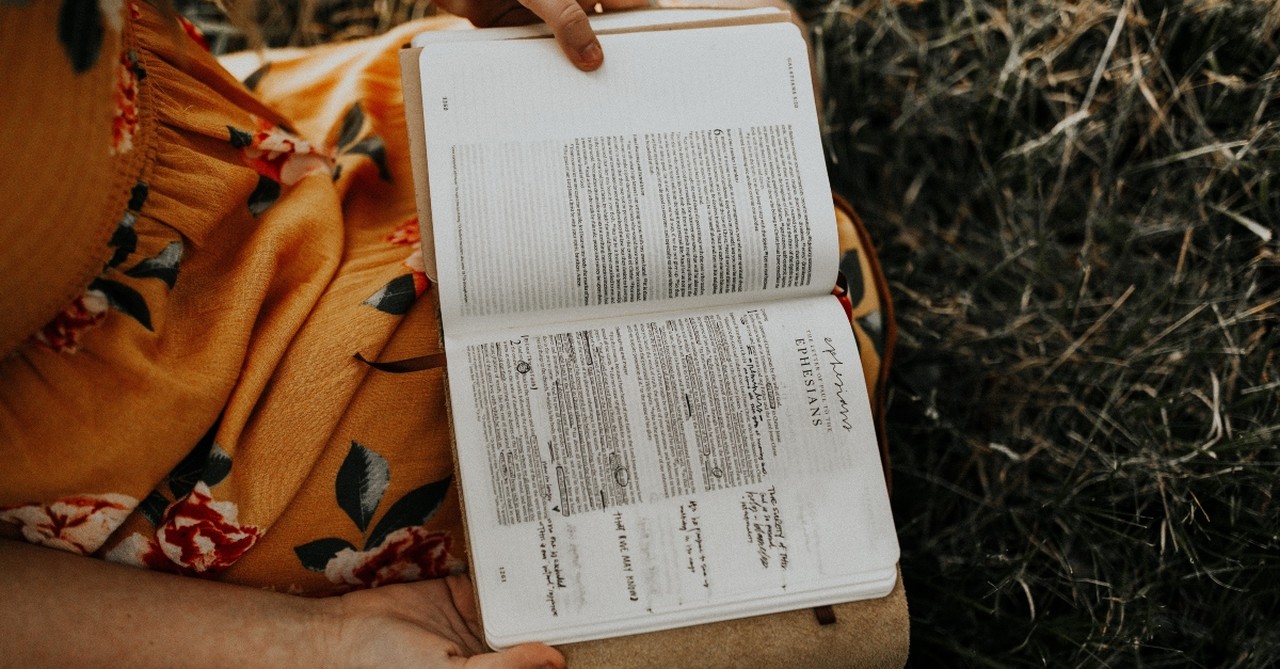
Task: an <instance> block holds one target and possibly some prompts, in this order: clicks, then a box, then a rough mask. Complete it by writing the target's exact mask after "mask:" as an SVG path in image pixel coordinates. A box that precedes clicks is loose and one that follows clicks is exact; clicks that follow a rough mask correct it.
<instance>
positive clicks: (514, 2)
mask: <svg viewBox="0 0 1280 669" xmlns="http://www.w3.org/2000/svg"><path fill="white" fill-rule="evenodd" d="M437 4H439V5H440V6H441V7H443V8H444V9H446V10H447V11H448V12H449V13H451V14H456V15H458V16H461V17H463V18H465V19H468V20H469V21H471V22H472V23H473V24H475V25H477V26H479V27H481V28H489V27H492V26H516V25H525V24H529V23H536V22H538V21H539V20H541V21H545V22H546V23H547V25H548V26H550V27H551V32H552V33H553V34H555V36H556V41H557V42H559V43H560V48H561V49H562V50H564V54H565V55H566V56H568V57H569V60H570V61H571V62H573V64H574V65H576V66H577V67H578V69H580V70H584V71H588V72H589V71H591V70H594V69H596V68H598V67H600V64H601V63H603V62H604V52H603V51H601V50H600V41H599V40H597V39H596V34H595V31H593V30H592V29H591V24H590V23H588V22H587V11H594V10H595V6H596V5H597V4H599V5H600V6H601V7H602V8H603V9H606V10H616V9H632V8H635V7H646V6H648V5H649V4H650V3H649V2H648V0H602V1H601V2H599V3H597V2H595V1H594V0H439V1H438V2H437Z"/></svg>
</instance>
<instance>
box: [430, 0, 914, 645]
mask: <svg viewBox="0 0 1280 669" xmlns="http://www.w3.org/2000/svg"><path fill="white" fill-rule="evenodd" d="M783 16H784V18H783V20H781V21H779V20H776V19H775V18H771V19H769V20H767V21H763V22H758V23H755V24H745V25H721V26H717V27H705V28H688V29H679V30H648V31H643V32H636V33H620V34H609V33H608V31H607V27H608V26H607V24H606V25H605V26H604V28H602V29H598V33H599V34H600V35H601V36H600V40H601V42H602V43H603V44H604V46H605V50H606V51H607V52H608V53H609V60H608V62H607V64H606V65H605V67H603V68H601V69H600V70H598V71H596V72H594V73H590V74H584V73H581V72H578V71H576V70H575V69H574V68H573V67H572V66H571V65H570V64H569V63H567V62H565V61H564V58H563V56H561V54H560V53H559V52H558V50H557V47H556V45H555V44H554V42H552V41H550V40H549V39H546V38H532V39H506V40H497V41H494V40H485V39H477V38H476V34H470V37H469V38H466V39H457V38H450V37H445V38H441V39H438V40H428V41H427V42H426V43H425V44H423V45H422V47H423V48H422V51H421V54H420V58H421V60H420V63H421V65H420V68H421V73H422V82H421V84H422V100H421V103H422V109H423V117H424V123H425V135H426V158H427V160H426V162H427V165H429V181H430V193H431V200H430V202H431V211H430V218H431V221H432V225H431V227H432V228H433V231H434V246H435V252H436V261H437V269H438V271H437V274H438V277H439V279H438V287H439V290H440V302H441V318H442V321H443V324H444V328H443V329H444V333H445V334H444V336H445V348H446V351H447V353H448V361H449V362H448V373H449V383H450V398H451V411H452V415H453V423H454V431H455V441H456V446H457V458H458V469H459V478H460V483H461V489H462V495H463V501H464V506H465V513H466V519H467V524H468V536H469V540H470V550H471V560H472V567H473V572H472V578H473V580H474V582H475V584H476V588H477V591H478V595H479V600H480V611H481V617H482V620H483V623H484V627H485V633H486V637H487V639H488V641H489V643H490V644H492V645H494V646H496V647H503V646H508V645H511V644H515V643H520V642H523V641H545V642H548V643H566V642H574V641H580V640H585V639H594V638H602V637H609V636H618V635H625V634H636V633H641V632H646V631H652V630H657V629H666V628H670V627H675V626H684V625H692V624H698V623H704V622H709V621H714V620H724V619H729V618H736V617H742V616H749V615H757V614H763V613H770V612H776V611H783V610H790V609H797V608H803V607H809V606H817V605H823V604H831V603H837V602H845V601H851V600H855V599H864V598H869V597H879V596H882V595H884V594H886V593H888V592H889V590H890V589H891V588H892V587H893V585H894V583H895V579H896V569H895V564H896V562H897V559H898V546H897V540H896V536H895V533H894V528H893V522H892V517H891V515H890V512H889V506H888V498H887V494H886V491H885V484H884V480H883V478H882V475H881V467H880V462H879V453H878V449H877V445H876V440H875V435H874V429H873V425H872V420H871V416H870V412H869V408H868V407H869V402H868V400H867V395H866V387H865V384H864V383H863V378H862V373H861V368H860V366H859V364H858V353H857V346H856V343H855V341H854V338H853V335H852V332H851V331H850V328H849V323H848V321H847V320H846V319H845V317H844V312H843V310H842V309H841V307H840V306H839V304H838V303H837V302H836V300H835V299H834V298H832V297H831V296H830V295H829V292H830V290H831V287H832V285H833V284H834V283H835V280H836V249H837V240H836V228H835V222H834V219H833V217H832V207H831V194H830V190H829V187H828V185H827V180H826V174H825V170H824V162H823V157H822V151H821V145H820V140H819V137H818V131H817V122H816V113H815V110H814V105H813V95H812V91H811V89H810V84H809V66H808V60H807V52H806V49H805V45H804V42H803V40H802V39H801V36H800V34H799V32H798V31H797V29H796V28H795V26H793V25H792V24H790V23H789V22H786V21H785V15H783ZM722 18H723V17H716V16H710V18H709V19H708V20H709V21H711V22H716V21H721V22H722ZM628 20H632V21H634V20H635V19H634V18H630V19H628ZM530 30H535V29H530ZM507 34H508V35H509V36H514V35H515V34H516V33H510V32H509V33H507ZM521 34H529V33H521Z"/></svg>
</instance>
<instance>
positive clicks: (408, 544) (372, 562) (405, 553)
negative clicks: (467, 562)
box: [324, 527, 454, 588]
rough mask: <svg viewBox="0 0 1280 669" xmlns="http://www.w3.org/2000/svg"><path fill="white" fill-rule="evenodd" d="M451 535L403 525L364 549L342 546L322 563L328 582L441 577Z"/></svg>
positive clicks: (448, 567) (371, 583)
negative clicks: (327, 560) (372, 545)
mask: <svg viewBox="0 0 1280 669" xmlns="http://www.w3.org/2000/svg"><path fill="white" fill-rule="evenodd" d="M452 544H453V540H452V538H450V537H449V535H447V534H444V533H442V532H428V531H427V530H426V529H425V528H423V527H403V528H400V529H398V530H396V531H395V532H392V533H391V534H388V535H387V537H386V539H384V540H383V542H382V543H381V544H380V545H378V547H376V548H373V549H370V550H367V551H356V550H352V549H350V548H344V549H342V550H340V551H338V552H337V554H335V555H334V556H333V557H332V558H330V559H329V563H328V564H327V565H325V568H324V575H325V577H326V578H328V579H329V582H331V583H338V584H343V583H345V584H349V585H360V586H364V587H370V588H372V587H377V586H379V585H388V584H391V583H405V582H409V581H418V580H421V579H425V578H440V577H442V576H447V575H448V574H449V573H450V572H451V571H452V563H453V562H454V561H453V560H452V559H451V557H450V555H449V547H450V546H451V545H452Z"/></svg>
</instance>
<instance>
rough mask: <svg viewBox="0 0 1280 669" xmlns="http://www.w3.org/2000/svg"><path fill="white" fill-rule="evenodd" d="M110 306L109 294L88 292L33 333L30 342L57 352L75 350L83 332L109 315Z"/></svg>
mask: <svg viewBox="0 0 1280 669" xmlns="http://www.w3.org/2000/svg"><path fill="white" fill-rule="evenodd" d="M108 306H110V305H109V304H108V302H107V297H106V295H103V294H102V293H101V292H99V291H96V290H90V291H86V292H85V293H84V294H83V295H81V296H80V297H77V298H76V299H75V300H74V301H73V302H72V303H71V304H70V305H68V306H67V308H66V309H63V310H62V313H60V314H58V315H57V316H55V317H54V319H53V320H51V321H49V323H48V324H47V325H45V326H44V327H43V328H41V329H40V330H39V331H38V332H36V333H35V334H33V335H31V341H32V342H34V343H35V344H37V345H39V346H43V347H45V348H47V349H49V350H51V351H57V352H58V353H75V352H76V351H77V350H78V349H79V348H80V338H81V337H82V336H83V335H84V333H85V332H86V331H88V330H90V329H92V328H93V327H94V326H96V325H98V324H99V323H101V322H102V321H103V319H105V318H106V317H107V307H108Z"/></svg>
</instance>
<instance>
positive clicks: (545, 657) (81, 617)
mask: <svg viewBox="0 0 1280 669" xmlns="http://www.w3.org/2000/svg"><path fill="white" fill-rule="evenodd" d="M0 603H3V608H0V639H5V640H17V641H16V642H15V643H9V644H8V646H11V647H7V648H5V653H4V656H3V657H0V665H3V666H6V667H7V666H14V667H59V669H77V668H79V667H85V668H86V669H87V668H89V667H130V668H131V669H160V668H162V667H173V666H204V667H236V668H237V669H259V668H260V667H261V668H262V669H280V668H281V667H325V668H329V667H332V668H334V669H346V668H347V667H376V668H377V669H398V668H400V667H415V668H416V669H458V668H469V669H562V668H563V667H564V658H563V657H561V655H560V653H558V652H557V651H555V650H553V649H551V648H550V647H548V646H544V645H541V644H526V645H523V646H517V647H515V648H511V649H509V650H506V651H504V652H501V653H486V652H484V651H485V648H484V646H483V644H482V643H481V641H480V638H479V636H478V635H479V629H480V627H479V624H478V621H477V619H476V613H475V605H474V600H473V599H472V596H471V584H470V581H468V580H467V579H466V577H450V578H448V579H444V580H435V581H424V582H421V583H406V584H402V585H388V586H384V587H381V588H376V589H373V590H363V591H358V592H352V593H349V594H347V595H343V596H342V597H329V598H308V597H296V596H293V595H286V594H282V593H277V592H269V591H266V590H260V589H258V588H251V587H245V586H241V585H231V584H228V583H219V582H217V581H208V580H204V579H199V578H189V577H186V576H174V575H172V574H163V573H159V572H153V571H148V570H146V569H138V568H135V567H125V566H121V565H118V564H113V563H110V562H105V561H103V560H98V559H94V558H87V557H81V556H78V555H72V554H70V553H66V552H63V551H60V550H55V549H52V548H43V547H39V546H32V545H29V544H26V543H22V542H17V541H10V540H6V539H0Z"/></svg>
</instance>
